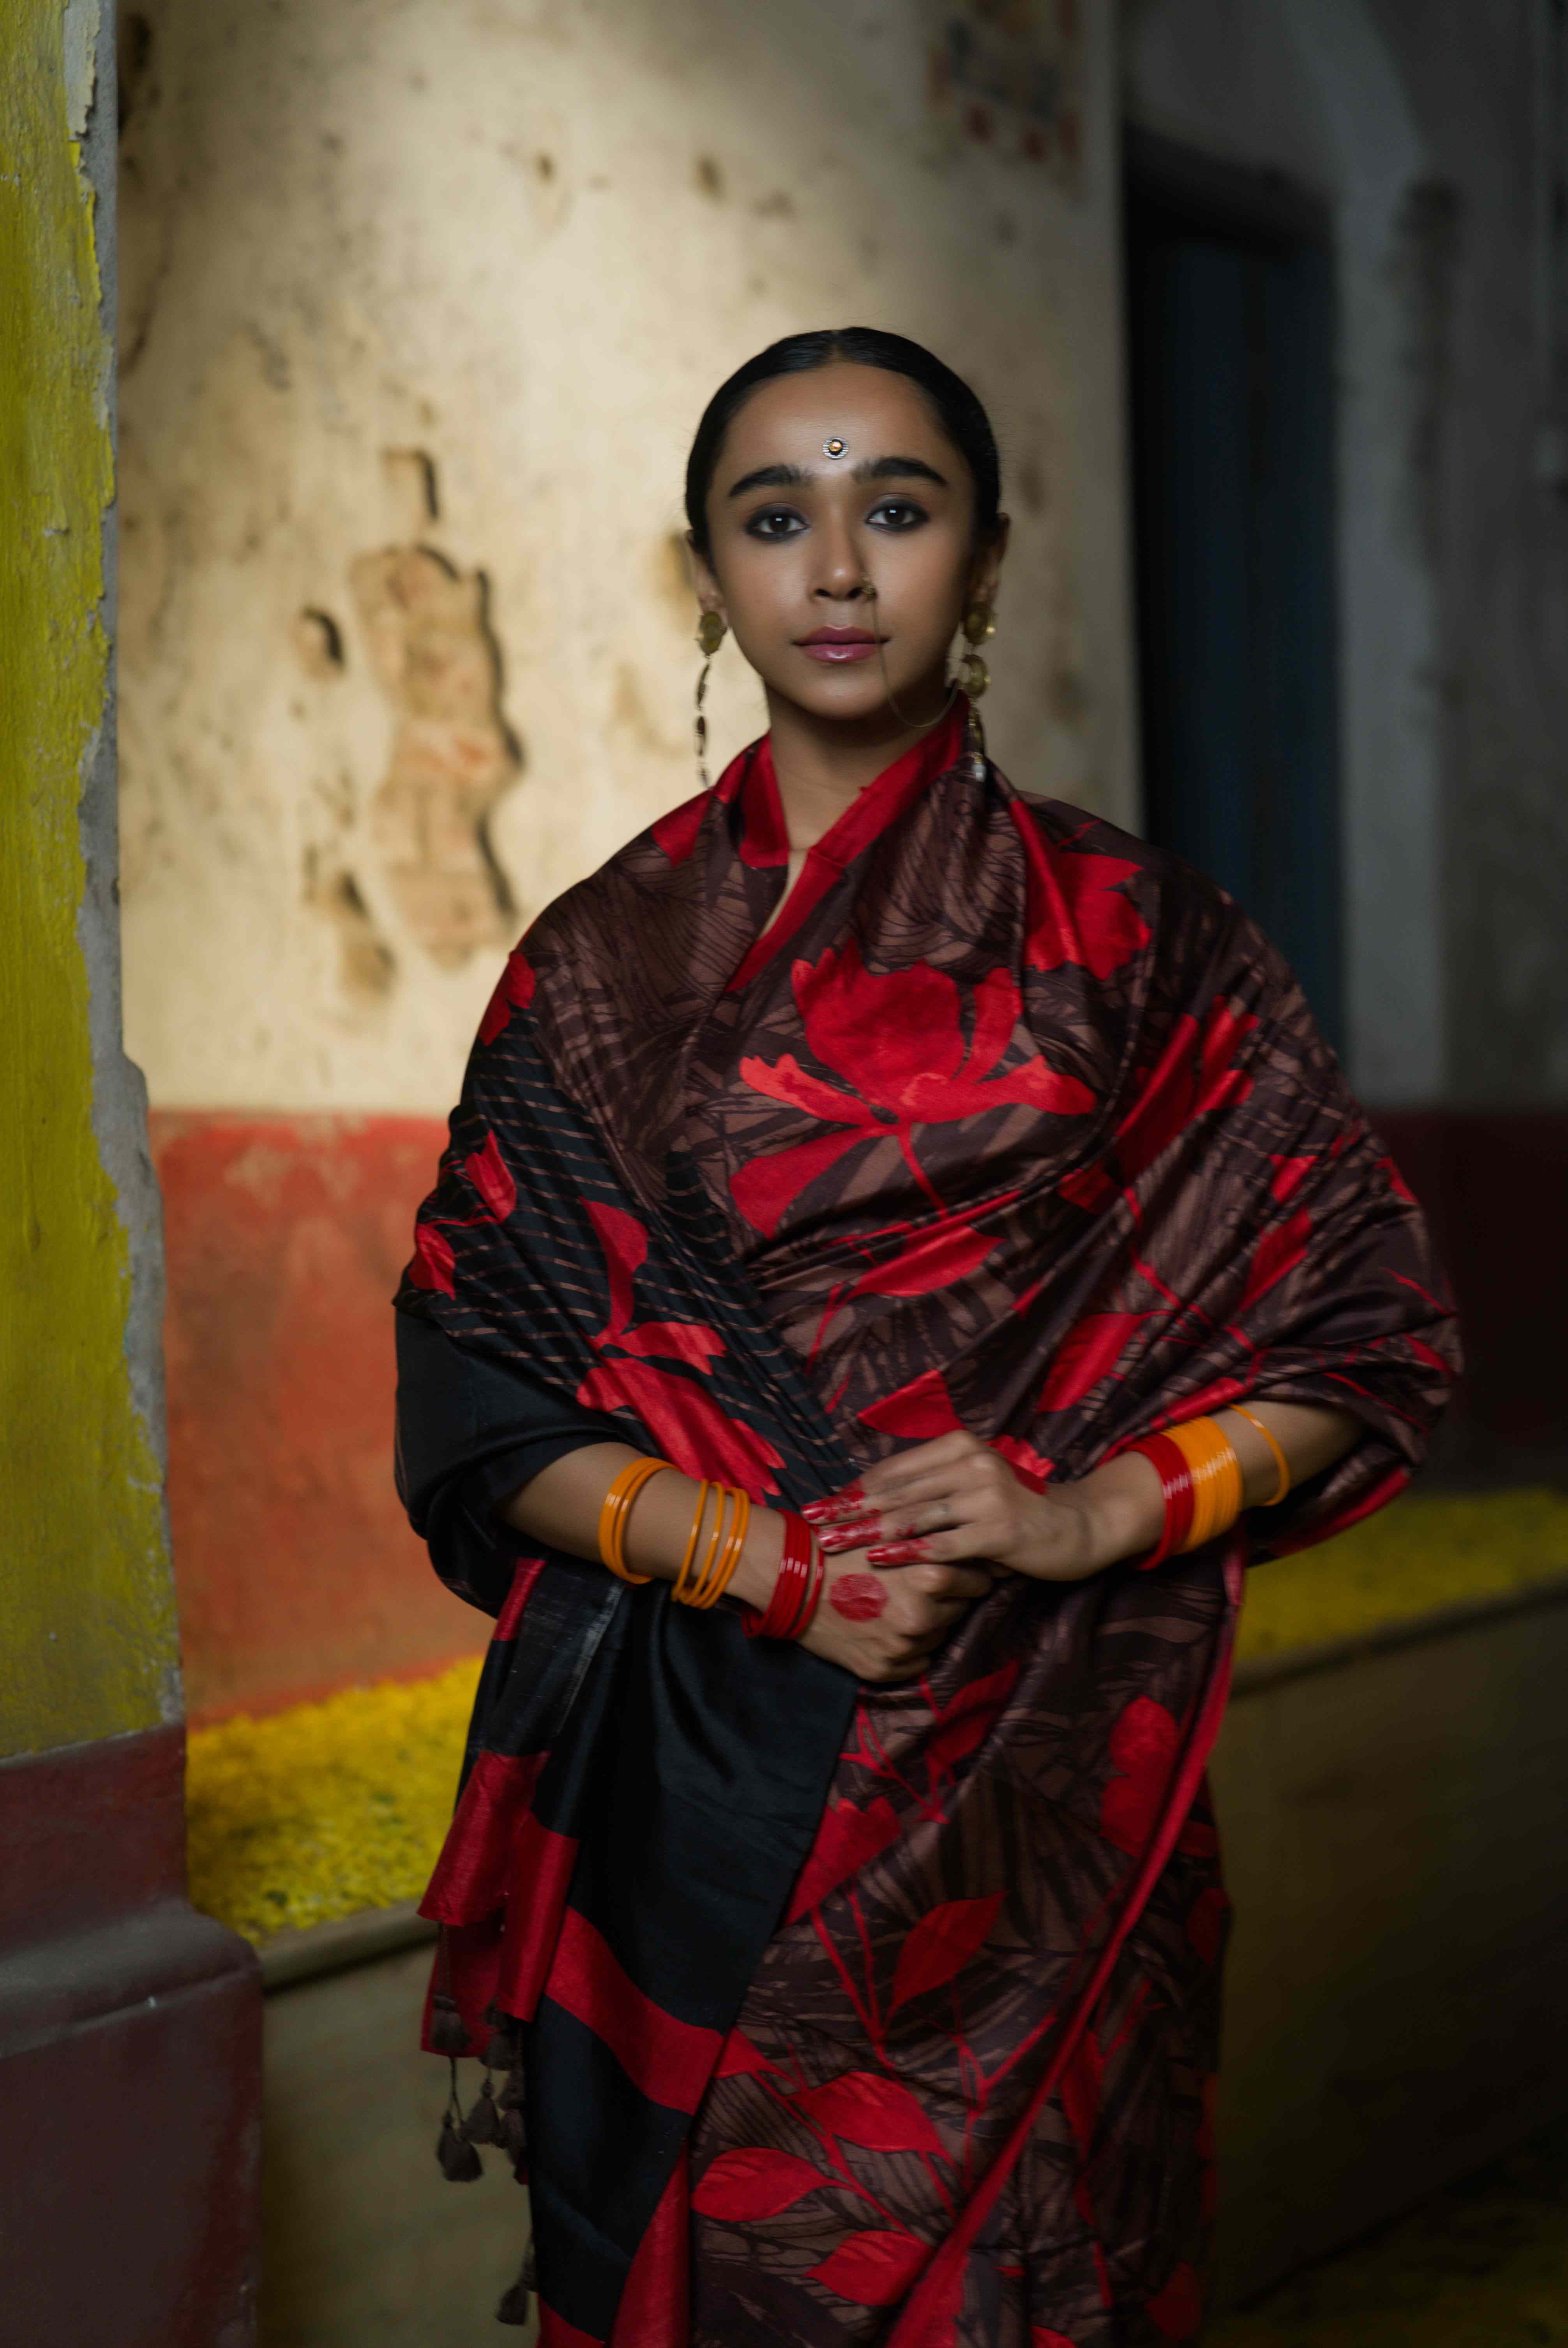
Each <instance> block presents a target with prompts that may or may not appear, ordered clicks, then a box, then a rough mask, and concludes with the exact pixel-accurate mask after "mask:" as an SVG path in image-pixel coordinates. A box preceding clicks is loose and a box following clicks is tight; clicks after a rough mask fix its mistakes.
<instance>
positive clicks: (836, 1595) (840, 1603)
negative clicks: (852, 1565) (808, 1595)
mask: <svg viewBox="0 0 1568 2348" xmlns="http://www.w3.org/2000/svg"><path fill="white" fill-rule="evenodd" d="M827 1602H828V1604H829V1605H830V1606H831V1607H832V1608H833V1610H834V1612H835V1614H842V1615H843V1617H844V1619H845V1622H875V1621H876V1617H877V1615H878V1614H880V1613H881V1612H882V1609H883V1608H884V1607H885V1606H886V1603H887V1592H886V1589H885V1588H884V1586H883V1585H882V1583H881V1582H880V1581H877V1579H876V1575H875V1574H874V1573H846V1574H844V1575H843V1576H842V1577H841V1578H840V1579H839V1580H838V1581H835V1583H834V1585H833V1588H832V1589H831V1590H830V1591H828V1593H827Z"/></svg>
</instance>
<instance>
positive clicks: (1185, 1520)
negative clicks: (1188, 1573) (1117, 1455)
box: [1130, 1435, 1193, 1573]
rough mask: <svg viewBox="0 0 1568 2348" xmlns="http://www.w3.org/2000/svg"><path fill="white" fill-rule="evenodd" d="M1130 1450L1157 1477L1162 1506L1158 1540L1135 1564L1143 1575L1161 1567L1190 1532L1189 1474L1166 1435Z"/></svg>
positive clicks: (1134, 1446)
mask: <svg viewBox="0 0 1568 2348" xmlns="http://www.w3.org/2000/svg"><path fill="white" fill-rule="evenodd" d="M1130 1448H1131V1449H1132V1450H1133V1451H1138V1452H1142V1454H1143V1457H1144V1458H1145V1459H1146V1460H1147V1461H1148V1462H1149V1465H1150V1467H1151V1468H1153V1469H1154V1470H1155V1472H1156V1474H1157V1475H1158V1476H1159V1478H1160V1491H1161V1495H1162V1497H1163V1500H1164V1503H1165V1521H1164V1524H1163V1526H1162V1528H1161V1530H1160V1538H1159V1540H1158V1541H1156V1543H1155V1544H1154V1547H1153V1549H1152V1550H1150V1552H1149V1554H1148V1556H1147V1557H1143V1558H1140V1559H1139V1560H1138V1566H1139V1570H1140V1571H1141V1572H1143V1573H1147V1572H1148V1571H1149V1570H1150V1568H1151V1567H1152V1566H1156V1565H1163V1563H1164V1561H1165V1560H1166V1559H1167V1558H1168V1557H1170V1556H1171V1555H1173V1552H1174V1551H1175V1550H1179V1549H1180V1548H1181V1546H1182V1543H1183V1542H1184V1540H1186V1538H1187V1535H1188V1533H1189V1532H1191V1530H1192V1529H1193V1471H1192V1469H1191V1468H1190V1467H1189V1466H1188V1464H1187V1461H1186V1457H1185V1455H1184V1453H1183V1452H1182V1450H1181V1449H1180V1447H1179V1446H1177V1445H1176V1444H1174V1443H1173V1442H1172V1440H1171V1438H1170V1437H1169V1436H1168V1435H1151V1436H1150V1437H1148V1439H1147V1441H1146V1442H1143V1443H1134V1444H1132V1446H1131V1447H1130Z"/></svg>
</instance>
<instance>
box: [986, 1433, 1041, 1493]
mask: <svg viewBox="0 0 1568 2348" xmlns="http://www.w3.org/2000/svg"><path fill="white" fill-rule="evenodd" d="M991 1449H992V1450H993V1451H999V1452H1000V1453H1001V1456H1002V1457H1003V1458H1004V1459H1005V1460H1006V1461H1007V1463H1008V1466H1009V1468H1011V1469H1012V1472H1013V1474H1014V1475H1015V1476H1017V1477H1018V1478H1020V1480H1021V1481H1022V1482H1023V1483H1025V1484H1027V1485H1028V1486H1029V1488H1030V1491H1031V1492H1043V1491H1044V1489H1045V1488H1046V1486H1047V1485H1048V1484H1049V1483H1050V1479H1051V1478H1052V1477H1053V1476H1054V1475H1055V1473H1056V1462H1055V1460H1054V1459H1048V1458H1047V1457H1045V1455H1044V1453H1043V1452H1040V1451H1037V1450H1036V1449H1035V1447H1034V1446H1033V1444H1032V1443H1030V1442H1027V1441H1026V1440H1025V1438H1024V1437H1022V1436H1021V1435H999V1436H997V1437H995V1439H994V1440H993V1442H992V1444H991Z"/></svg>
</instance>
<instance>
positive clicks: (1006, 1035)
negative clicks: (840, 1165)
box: [732, 938, 1094, 1228]
mask: <svg viewBox="0 0 1568 2348" xmlns="http://www.w3.org/2000/svg"><path fill="white" fill-rule="evenodd" d="M794 993H795V1001H796V1003H797V1004H798V1005H799V1009H800V1015H801V1020H802V1023H803V1025H804V1031H805V1039H806V1042H807V1043H808V1045H810V1047H811V1051H812V1054H813V1056H815V1058H816V1059H817V1060H818V1061H819V1062H820V1063H821V1064H822V1066H824V1067H825V1068H828V1069H831V1070H832V1072H833V1074H834V1076H836V1077H837V1079H838V1083H837V1084H836V1085H835V1084H830V1083H828V1082H827V1081H825V1079H824V1078H823V1077H821V1076H815V1075H813V1074H812V1073H811V1071H810V1070H809V1069H806V1068H804V1067H803V1066H802V1065H801V1063H800V1062H799V1060H798V1059H796V1057H795V1056H794V1054H793V1053H788V1052H786V1053H785V1054H784V1056H782V1058H780V1059H779V1060H778V1061H777V1063H776V1064H775V1065H774V1066H769V1065H768V1064H767V1062H765V1061H764V1060H762V1059H759V1058H754V1057H748V1058H745V1059H743V1060H742V1062H741V1066H740V1073H741V1076H742V1077H743V1080H744V1082H745V1083H747V1084H748V1085H750V1086H752V1088H753V1091H755V1092H759V1093H762V1094H764V1095H765V1096H766V1097H768V1098H769V1099H770V1100H775V1101H781V1102H784V1103H785V1104H787V1105H788V1106H789V1107H793V1108H798V1109H802V1110H804V1112H805V1113H806V1114H807V1115H808V1116H809V1117H815V1118H816V1119H818V1120H819V1121H820V1122H822V1123H824V1124H827V1125H838V1126H842V1127H845V1128H847V1130H846V1131H845V1132H844V1133H842V1134H841V1135H839V1136H838V1137H836V1139H837V1144H838V1147H837V1149H836V1150H835V1151H833V1152H832V1153H831V1154H830V1153H829V1152H828V1151H827V1149H826V1148H825V1145H824V1144H823V1143H821V1142H818V1143H815V1144H808V1145H806V1147H807V1148H810V1149H811V1150H812V1155H811V1156H810V1157H809V1158H807V1159H804V1163H803V1162H801V1159H802V1153H801V1151H800V1149H799V1148H798V1146H797V1148H796V1150H794V1151H791V1152H780V1153H777V1154H776V1155H775V1156H774V1158H773V1159H769V1160H767V1161H765V1162H766V1163H767V1165H768V1167H769V1169H770V1170H769V1177H768V1185H767V1188H768V1192H769V1193H770V1194H771V1193H773V1192H774V1191H776V1189H777V1186H778V1183H779V1180H780V1178H781V1177H783V1176H784V1174H785V1172H786V1169H789V1170H793V1171H794V1174H795V1175H796V1176H797V1177H798V1179H797V1180H796V1181H795V1183H794V1186H793V1189H794V1195H798V1193H799V1191H800V1189H804V1187H805V1184H806V1183H807V1182H810V1181H814V1180H815V1179H816V1177H817V1176H818V1175H819V1174H821V1173H823V1172H825V1170H826V1169H827V1167H828V1166H829V1165H830V1164H831V1163H832V1162H833V1158H834V1157H835V1156H837V1155H839V1154H841V1153H842V1151H843V1150H845V1149H847V1148H851V1147H852V1146H853V1145H854V1143H855V1142H856V1141H857V1140H865V1139H867V1138H876V1139H881V1138H884V1137H886V1136H892V1137H894V1138H897V1143H898V1146H899V1148H900V1149H901V1150H902V1151H903V1153H904V1158H905V1160H906V1163H907V1166H908V1168H909V1170H910V1172H911V1173H912V1174H913V1176H914V1178H915V1179H916V1181H917V1183H918V1184H919V1186H920V1188H921V1189H922V1190H924V1191H925V1193H926V1195H927V1197H928V1198H930V1199H931V1200H934V1201H936V1203H937V1204H938V1205H940V1203H941V1202H940V1200H939V1198H938V1193H937V1190H936V1189H935V1187H934V1186H933V1184H932V1183H931V1181H930V1180H929V1179H928V1178H927V1174H926V1172H925V1170H924V1169H923V1168H922V1166H921V1164H920V1161H919V1158H918V1156H917V1152H916V1148H915V1139H914V1137H915V1134H916V1131H917V1128H919V1127H921V1126H925V1125H938V1124H944V1123H948V1122H951V1121H954V1120H957V1119H960V1118H966V1117H978V1116H979V1115H980V1114H981V1113H982V1112H983V1111H985V1110H987V1109H993V1108H1004V1107H1009V1106H1014V1105H1017V1106H1022V1107H1030V1108H1034V1109H1037V1110H1038V1111H1039V1112H1040V1115H1041V1116H1045V1117H1078V1116H1081V1115H1082V1114H1083V1113H1084V1112H1085V1111H1086V1110H1088V1109H1091V1108H1092V1107H1093V1106H1094V1096H1093V1094H1092V1093H1091V1090H1090V1088H1089V1086H1087V1085H1085V1084H1083V1083H1082V1082H1081V1080H1080V1079H1079V1078H1078V1077H1076V1076H1067V1075H1064V1074H1061V1072H1059V1071H1057V1070H1055V1069H1053V1068H1051V1067H1050V1066H1048V1065H1047V1063H1046V1062H1045V1060H1044V1059H1042V1058H1041V1057H1040V1054H1039V1053H1038V1051H1036V1050H1034V1049H1033V1048H1032V1046H1030V1045H1028V1043H1027V1041H1026V1044H1025V1048H1026V1050H1027V1051H1028V1054H1029V1056H1028V1057H1027V1058H1025V1059H1024V1060H1022V1061H1021V1062H1020V1064H1018V1065H1016V1066H1013V1067H1012V1068H1010V1069H1008V1070H1006V1071H1003V1070H1002V1068H1001V1063H1002V1061H1003V1059H1004V1058H1005V1057H1006V1056H1007V1055H1008V1054H1009V1050H1011V1048H1012V1047H1013V1045H1015V1042H1016V1041H1017V1040H1018V1037H1019V1033H1020V1027H1021V1025H1022V1021H1023V998H1022V996H1021V994H1020V992H1019V988H1018V983H1017V981H1016V980H1015V979H1014V978H1013V977H1012V975H1011V973H1009V972H1008V971H1005V970H994V971H992V972H990V973H989V974H988V976H986V977H985V978H983V979H980V980H979V981H978V982H977V983H975V984H974V985H973V986H972V987H971V988H970V990H969V998H970V1001H971V1003H972V1004H973V1006H974V1009H973V1026H972V1031H971V1033H970V1034H969V1035H968V1037H967V1038H966V1036H965V1034H964V1029H963V1023H962V1018H961V1013H962V1009H963V1001H964V998H963V994H962V993H961V992H960V990H959V988H958V983H957V982H956V981H955V980H953V979H951V978H949V977H948V975H947V973H946V972H944V971H939V970H933V969H931V968H930V967H929V966H928V965H927V964H925V963H915V964H913V965H912V966H910V967H909V968H907V969H905V970H898V971H891V972H887V973H879V972H876V971H870V970H867V969H866V965H865V963H864V962H863V961H862V959H861V953H860V948H859V945H858V944H857V942H856V940H855V939H854V938H850V939H849V940H848V941H847V942H846V943H845V946H844V948H843V950H842V952H835V950H834V949H833V948H832V947H829V948H828V949H827V951H826V953H824V954H823V955H822V957H821V958H820V960H819V961H817V962H816V963H808V962H797V963H795V965H794ZM755 1179H756V1178H755V1176H754V1174H753V1175H751V1176H748V1177H746V1178H745V1179H743V1178H742V1177H741V1176H740V1175H737V1177H736V1179H735V1181H734V1182H733V1184H732V1189H733V1195H734V1198H735V1203H736V1205H737V1206H738V1207H739V1208H740V1209H741V1211H742V1213H743V1214H748V1213H749V1207H748V1200H750V1199H751V1198H752V1190H753V1182H754V1181H755ZM755 1203H757V1204H758V1205H764V1200H763V1199H761V1198H759V1199H758V1200H756V1201H755ZM765 1203H766V1206H767V1207H768V1208H770V1209H771V1208H772V1207H773V1206H774V1203H775V1201H774V1198H773V1197H772V1195H769V1196H768V1197H767V1199H766V1201H765ZM776 1221H777V1215H776V1212H774V1213H773V1214H772V1219H771V1221H770V1223H769V1225H768V1226H767V1227H768V1228H774V1227H775V1226H776Z"/></svg>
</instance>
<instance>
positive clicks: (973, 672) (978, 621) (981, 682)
mask: <svg viewBox="0 0 1568 2348" xmlns="http://www.w3.org/2000/svg"><path fill="white" fill-rule="evenodd" d="M996 632H997V615H996V607H995V606H994V604H990V603H983V602H979V603H971V604H970V605H969V608H968V611H967V612H966V613H964V642H965V644H968V652H967V653H966V654H964V657H963V659H962V660H961V661H960V662H959V663H958V689H959V691H960V692H962V693H965V694H967V695H968V697H969V699H970V700H971V701H978V700H979V697H980V695H981V694H982V693H984V692H985V690H986V688H987V686H988V685H989V684H990V681H991V673H990V671H989V668H988V667H987V666H986V664H985V662H984V661H983V660H982V659H981V658H980V650H979V648H980V646H981V645H982V644H987V643H989V640H990V638H991V637H992V636H994V635H995V634H996Z"/></svg>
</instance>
